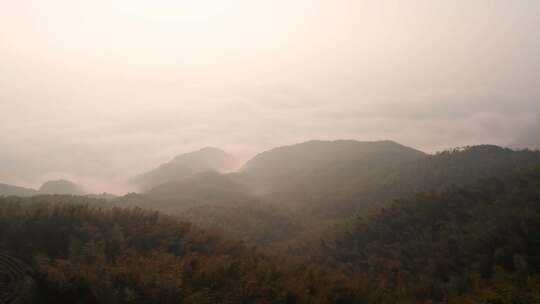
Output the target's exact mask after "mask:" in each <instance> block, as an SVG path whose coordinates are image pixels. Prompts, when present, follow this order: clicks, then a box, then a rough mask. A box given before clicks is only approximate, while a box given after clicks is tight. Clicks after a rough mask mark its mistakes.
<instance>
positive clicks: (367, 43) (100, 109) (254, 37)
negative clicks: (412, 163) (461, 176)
mask: <svg viewBox="0 0 540 304" xmlns="http://www.w3.org/2000/svg"><path fill="white" fill-rule="evenodd" d="M539 37H540V1H538V0H530V1H527V0H516V1H508V0H491V1H489V0H447V1H446V0H444V1H443V0H401V1H399V0H394V1H391V0H373V1H364V0H271V1H262V0H215V1H210V0H110V1H104V0H93V1H86V0H85V1H82V0H47V1H43V0H0V115H1V119H0V131H1V136H0V148H1V149H0V182H4V183H13V184H20V185H27V186H37V185H39V183H41V182H42V181H44V180H46V179H49V178H58V177H67V178H71V179H73V180H75V181H78V182H81V183H83V184H84V185H85V186H87V187H88V188H91V189H92V190H95V191H98V190H99V191H117V192H121V191H124V190H125V189H126V188H123V187H122V185H123V182H124V180H125V178H126V177H127V176H131V175H133V174H135V173H138V172H141V171H144V170H146V169H148V168H151V167H154V166H156V165H157V164H159V163H161V162H164V161H167V160H169V159H170V158H172V157H173V156H174V155H176V154H179V153H182V152H187V151H190V150H192V149H197V148H200V147H203V146H208V145H211V146H217V147H221V148H223V149H225V150H227V151H228V152H230V153H232V154H235V155H237V156H238V157H239V159H242V160H244V159H246V158H248V157H250V156H252V155H253V154H255V153H257V152H259V151H262V150H265V149H268V148H271V147H275V146H279V145H283V144H290V143H295V142H298V141H305V140H309V139H339V138H347V139H358V140H377V139H392V140H396V141H398V142H400V143H403V144H405V145H409V146H412V147H415V148H418V149H421V150H424V151H427V152H433V151H437V150H441V149H446V148H450V147H455V146H463V145H470V144H479V143H493V144H499V145H509V144H512V143H515V142H517V141H516V138H517V137H519V138H520V140H524V139H527V138H529V139H531V140H534V139H535V138H536V136H535V135H536V134H537V132H535V131H534V128H536V130H538V131H540V123H538V122H539V121H540V116H539V114H540V98H539V96H540V55H539V54H540V38H539ZM531 130H533V131H531ZM522 134H525V135H522ZM537 143H538V142H537ZM520 144H522V145H527V143H523V141H520Z"/></svg>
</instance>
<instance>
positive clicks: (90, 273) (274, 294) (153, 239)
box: [0, 196, 356, 304]
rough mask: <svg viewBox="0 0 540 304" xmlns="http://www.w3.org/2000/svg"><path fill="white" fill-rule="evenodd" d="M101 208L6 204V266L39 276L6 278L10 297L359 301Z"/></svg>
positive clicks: (330, 285) (184, 226)
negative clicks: (17, 266)
mask: <svg viewBox="0 0 540 304" xmlns="http://www.w3.org/2000/svg"><path fill="white" fill-rule="evenodd" d="M103 204H106V203H105V202H104V201H99V200H93V199H89V198H83V197H71V196H70V197H64V196H40V197H35V198H28V199H23V198H16V197H9V198H0V231H2V233H1V235H0V249H1V250H2V251H3V252H5V254H4V255H3V256H2V257H0V258H3V259H4V260H1V261H0V266H6V265H4V262H5V263H8V262H9V263H11V261H17V263H19V264H22V265H24V264H25V265H27V267H29V268H30V269H31V272H32V273H31V274H28V277H27V279H25V280H19V281H16V282H13V281H9V278H8V281H7V283H8V285H3V286H7V287H8V292H9V291H11V290H17V291H19V292H21V293H22V294H18V295H15V296H19V297H20V300H21V301H23V303H89V304H90V303H91V304H95V303H193V304H201V303H208V304H213V303H355V301H356V300H355V296H354V295H353V293H352V291H351V290H348V288H347V286H348V284H349V283H348V282H347V281H346V280H345V277H343V276H340V275H336V274H332V273H329V272H327V271H324V270H322V269H321V268H319V267H316V266H308V265H306V264H303V263H300V262H293V261H288V260H287V259H286V258H280V257H270V256H267V255H263V254H261V253H258V252H257V250H256V249H254V248H251V247H246V246H244V245H242V244H241V243H239V242H236V241H228V240H225V239H224V238H223V237H221V236H219V235H217V234H213V233H208V232H205V231H203V230H200V229H198V228H196V227H194V226H193V225H192V224H190V223H187V222H180V221H178V220H177V219H174V218H171V217H167V216H163V215H161V214H159V213H157V212H154V211H144V210H141V209H119V208H114V209H110V208H104V206H105V205H103ZM6 269H7V268H6ZM2 271H5V269H4V268H3V269H2ZM15 277H16V276H15ZM17 284H19V285H17ZM21 284H22V285H24V288H22V287H20V285H21ZM9 288H12V289H9ZM344 301H345V302H344Z"/></svg>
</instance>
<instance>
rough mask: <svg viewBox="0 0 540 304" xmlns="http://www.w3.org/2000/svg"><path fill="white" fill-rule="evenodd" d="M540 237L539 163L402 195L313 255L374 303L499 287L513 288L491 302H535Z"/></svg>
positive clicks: (445, 296) (431, 298)
mask: <svg viewBox="0 0 540 304" xmlns="http://www.w3.org/2000/svg"><path fill="white" fill-rule="evenodd" d="M539 240H540V169H538V170H533V171H531V172H529V173H527V174H524V175H520V176H519V177H516V178H512V179H509V180H506V181H502V180H500V179H487V180H483V181H481V182H479V183H477V184H476V185H474V186H469V187H457V186H455V187H450V188H448V189H446V190H444V191H441V192H430V193H422V194H418V195H416V196H414V197H412V198H410V199H403V200H399V201H397V202H395V203H394V204H392V205H391V206H388V207H386V208H384V209H383V210H382V211H381V212H380V213H378V214H376V215H374V216H371V217H369V218H367V219H361V218H360V219H358V220H356V221H355V222H354V223H352V224H351V225H350V226H349V227H348V228H347V229H345V230H344V231H342V232H340V233H338V234H337V236H336V237H335V238H333V239H327V240H325V241H324V242H322V243H321V244H312V245H314V247H316V248H317V249H313V248H311V252H312V254H311V255H312V257H311V258H312V259H313V261H316V262H317V263H325V264H326V265H328V266H329V267H333V268H334V269H339V270H340V271H342V272H344V273H347V274H350V275H351V276H353V277H358V278H359V280H360V281H361V282H367V284H368V286H369V288H368V290H370V299H371V301H372V302H373V303H394V302H395V299H398V298H399V299H402V300H403V301H420V302H429V301H436V302H438V301H443V300H448V299H453V298H456V297H461V296H462V295H463V294H467V293H470V294H474V293H475V292H482V291H484V292H485V291H486V290H491V291H492V292H494V293H496V294H499V292H500V288H505V290H508V294H507V295H505V296H504V297H503V296H501V298H500V301H499V300H497V301H495V302H493V301H491V300H490V301H491V302H490V301H488V302H485V303H533V302H532V301H530V300H527V299H529V298H531V297H533V295H532V294H533V293H538V291H539V290H534V291H532V289H531V283H530V280H531V278H538V276H539V275H540V241H539ZM303 250H304V252H305V248H304V249H303ZM308 252H309V251H308ZM514 298H516V299H517V298H519V299H522V300H523V301H522V300H519V301H518V300H515V301H514V300H511V301H510V300H509V299H514ZM462 299H463V298H462ZM520 301H522V302H520ZM475 303H476V302H475ZM478 303H484V302H478Z"/></svg>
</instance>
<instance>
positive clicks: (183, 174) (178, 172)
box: [131, 147, 235, 191]
mask: <svg viewBox="0 0 540 304" xmlns="http://www.w3.org/2000/svg"><path fill="white" fill-rule="evenodd" d="M234 163H235V161H234V158H233V157H232V156H231V155H229V154H227V153H225V152H224V151H222V150H220V149H217V148H212V147H206V148H203V149H200V150H197V151H193V152H190V153H184V154H180V155H177V156H176V157H174V158H173V159H172V160H171V161H169V162H167V163H165V164H162V165H160V166H159V167H157V168H155V169H153V170H150V171H148V172H145V173H142V174H139V175H137V176H135V177H133V178H132V179H131V183H132V184H134V185H136V186H137V187H138V188H139V189H140V190H142V191H148V190H150V189H152V188H154V187H156V186H159V185H161V184H165V183H170V182H176V181H181V180H183V179H185V178H190V177H192V176H194V175H196V174H198V173H202V172H206V171H223V170H231V169H233V167H234Z"/></svg>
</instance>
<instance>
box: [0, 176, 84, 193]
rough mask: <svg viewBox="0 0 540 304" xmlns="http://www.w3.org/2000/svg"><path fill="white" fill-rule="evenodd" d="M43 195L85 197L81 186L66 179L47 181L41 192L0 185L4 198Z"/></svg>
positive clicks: (0, 191)
mask: <svg viewBox="0 0 540 304" xmlns="http://www.w3.org/2000/svg"><path fill="white" fill-rule="evenodd" d="M41 194H60V195H83V194H84V191H83V190H82V188H81V187H80V186H79V185H77V184H75V183H73V182H71V181H68V180H65V179H60V180H51V181H46V182H45V183H43V184H42V185H41V187H40V188H39V190H35V189H31V188H24V187H19V186H14V185H8V184H0V195H4V196H22V197H25V196H34V195H41Z"/></svg>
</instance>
